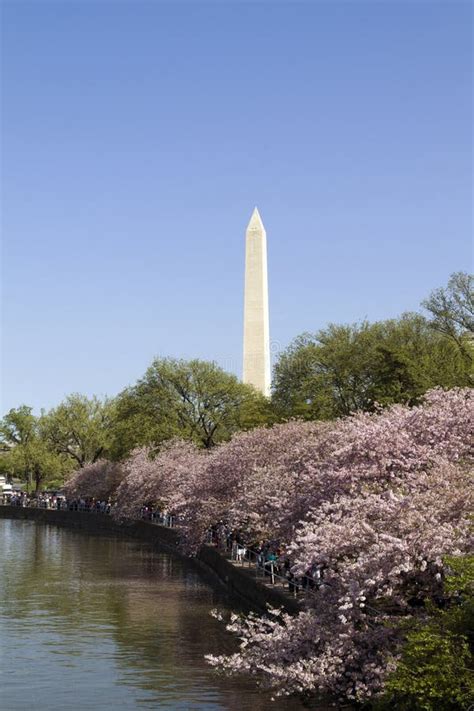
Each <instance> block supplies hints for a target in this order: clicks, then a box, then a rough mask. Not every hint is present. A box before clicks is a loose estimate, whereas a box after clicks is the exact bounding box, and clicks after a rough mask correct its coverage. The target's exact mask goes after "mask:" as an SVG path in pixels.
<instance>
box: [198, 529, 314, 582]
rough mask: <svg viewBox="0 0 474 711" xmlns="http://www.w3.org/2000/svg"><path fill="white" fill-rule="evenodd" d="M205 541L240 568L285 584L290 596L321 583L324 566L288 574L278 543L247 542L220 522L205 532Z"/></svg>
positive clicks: (289, 564)
mask: <svg viewBox="0 0 474 711" xmlns="http://www.w3.org/2000/svg"><path fill="white" fill-rule="evenodd" d="M207 542H208V543H209V544H210V545H214V546H216V547H217V548H218V549H219V550H221V551H222V552H224V553H226V554H227V555H229V556H230V558H231V559H232V560H234V561H236V562H238V563H241V564H242V565H244V564H245V563H248V564H249V565H255V566H256V568H257V572H259V571H260V572H261V573H262V574H263V576H264V577H269V578H271V582H272V583H274V582H275V579H276V580H279V581H281V582H284V583H286V584H287V585H288V589H289V591H290V592H291V593H294V594H296V593H297V592H299V591H300V590H305V591H307V590H314V589H318V588H320V587H321V586H322V585H324V584H325V583H324V566H320V565H318V566H316V565H314V566H311V567H310V568H308V570H307V571H306V573H305V574H304V575H302V576H296V575H295V574H294V573H293V571H292V562H291V558H290V556H289V555H288V552H287V551H286V549H285V547H284V546H283V545H282V544H281V543H280V542H279V541H263V540H260V541H258V542H255V543H252V542H250V543H249V542H248V541H246V540H245V538H244V536H243V535H242V533H241V532H240V531H233V530H232V529H230V528H229V527H228V526H227V525H226V524H225V523H224V522H220V523H219V524H217V525H215V526H212V527H211V528H210V529H209V532H208V538H207Z"/></svg>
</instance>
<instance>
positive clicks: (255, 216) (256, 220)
mask: <svg viewBox="0 0 474 711" xmlns="http://www.w3.org/2000/svg"><path fill="white" fill-rule="evenodd" d="M247 229H248V230H264V229H265V228H264V226H263V222H262V218H261V217H260V213H259V211H258V207H257V206H255V207H254V210H253V212H252V217H251V218H250V222H249V224H248V227H247Z"/></svg>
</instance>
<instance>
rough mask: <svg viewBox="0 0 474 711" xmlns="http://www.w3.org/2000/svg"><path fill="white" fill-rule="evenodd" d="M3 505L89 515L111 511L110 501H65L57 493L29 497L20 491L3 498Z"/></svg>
mask: <svg viewBox="0 0 474 711" xmlns="http://www.w3.org/2000/svg"><path fill="white" fill-rule="evenodd" d="M3 504H10V505H11V506H22V507H29V508H35V509H54V510H56V511H87V512H90V513H105V514H109V513H110V512H111V509H112V504H111V502H110V500H108V501H99V500H97V499H90V498H80V499H67V498H66V497H65V496H64V495H63V494H59V493H54V494H50V493H46V492H45V493H41V494H37V495H34V496H30V495H29V494H27V493H26V492H24V491H22V492H19V493H18V494H14V495H12V496H8V497H6V496H4V497H3Z"/></svg>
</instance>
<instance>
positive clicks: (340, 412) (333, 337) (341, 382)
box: [273, 314, 470, 419]
mask: <svg viewBox="0 0 474 711" xmlns="http://www.w3.org/2000/svg"><path fill="white" fill-rule="evenodd" d="M469 383H470V377H469V365H468V364H467V362H466V360H465V359H464V358H463V357H462V355H461V354H460V352H459V349H458V348H457V347H456V345H455V344H454V343H453V342H451V341H450V340H449V339H448V338H447V337H446V336H444V335H442V334H440V333H438V332H436V331H434V330H433V329H432V328H431V327H430V325H429V324H428V322H427V321H426V319H425V318H424V317H423V316H421V315H419V314H404V315H403V316H402V317H401V318H399V319H391V320H388V321H379V322H376V323H373V324H371V323H368V322H362V323H360V324H352V325H335V324H331V325H329V326H328V327H327V328H325V329H323V330H321V331H319V332H318V333H316V334H315V335H311V334H303V335H302V336H299V337H298V338H297V339H296V340H295V341H294V342H293V343H292V344H291V345H290V346H289V348H288V349H287V350H286V351H284V352H283V353H282V354H281V356H280V358H279V359H278V361H277V363H276V365H275V369H274V379H273V402H274V405H275V408H276V409H277V411H278V412H279V414H280V416H281V417H303V418H307V419H331V418H334V417H339V416H344V415H348V414H350V413H351V412H354V411H356V410H369V411H370V410H373V409H374V408H375V407H376V404H380V405H389V404H392V403H396V402H403V403H408V404H414V403H416V402H417V401H418V400H419V398H420V397H421V395H423V393H425V392H426V391H427V390H428V389H430V388H432V387H435V386H438V385H440V386H443V387H447V388H451V387H455V386H466V385H468V384H469Z"/></svg>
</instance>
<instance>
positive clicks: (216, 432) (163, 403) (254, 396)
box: [112, 358, 271, 458]
mask: <svg viewBox="0 0 474 711" xmlns="http://www.w3.org/2000/svg"><path fill="white" fill-rule="evenodd" d="M113 413H114V415H113V438H114V444H113V446H112V450H113V456H114V457H115V458H120V457H123V456H125V455H126V454H128V452H130V450H131V449H133V448H134V447H136V446H139V445H158V444H159V443H160V442H163V441H164V440H166V439H170V438H171V437H174V436H180V437H184V438H188V439H191V440H193V441H195V442H196V443H198V444H199V445H201V446H203V447H212V446H213V445H215V444H217V443H218V442H220V441H222V440H225V439H228V438H229V437H230V436H231V435H232V434H233V433H234V432H236V431H238V430H240V429H248V428H250V427H253V426H256V425H261V424H265V423H266V422H267V421H269V420H270V418H271V410H270V405H269V402H268V401H267V399H266V398H264V397H263V396H261V395H260V394H259V393H257V392H256V391H255V390H254V389H253V388H252V387H251V386H248V385H244V384H243V383H241V382H240V381H239V380H238V378H236V377H235V376H234V375H231V374H229V373H226V372H225V371H224V370H222V369H221V368H220V367H219V366H218V365H216V363H211V362H206V361H202V360H191V361H185V360H175V359H172V358H163V359H157V360H155V361H154V362H153V363H152V365H151V366H150V367H149V368H148V370H147V371H146V373H145V375H144V377H143V378H141V379H140V380H139V381H138V382H137V384H136V385H135V386H134V387H131V388H128V389H127V390H125V391H124V392H123V393H121V395H119V396H118V397H117V399H116V401H115V402H114V405H113Z"/></svg>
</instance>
